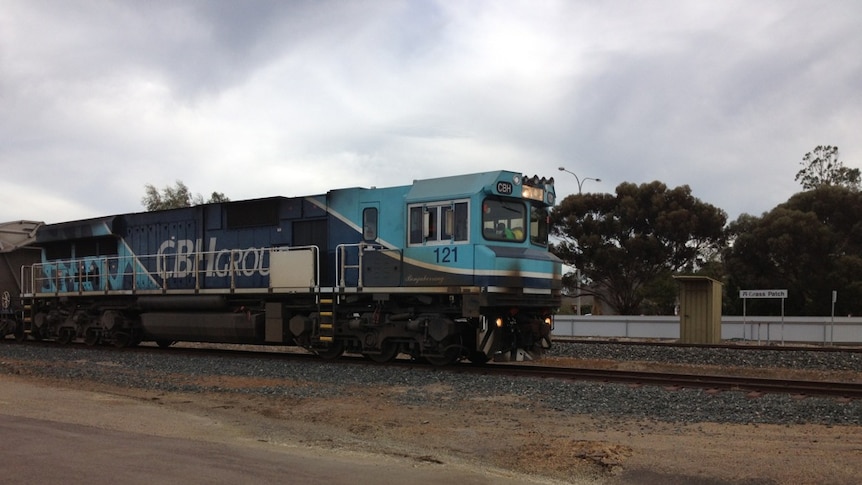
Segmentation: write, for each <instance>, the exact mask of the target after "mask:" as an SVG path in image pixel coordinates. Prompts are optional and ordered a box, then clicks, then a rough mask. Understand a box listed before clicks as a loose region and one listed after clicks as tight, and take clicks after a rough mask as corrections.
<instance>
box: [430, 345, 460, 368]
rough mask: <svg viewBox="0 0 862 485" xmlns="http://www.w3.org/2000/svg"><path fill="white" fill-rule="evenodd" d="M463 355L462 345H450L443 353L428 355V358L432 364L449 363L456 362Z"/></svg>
mask: <svg viewBox="0 0 862 485" xmlns="http://www.w3.org/2000/svg"><path fill="white" fill-rule="evenodd" d="M460 355H461V347H460V346H458V345H450V346H448V347H446V348H445V349H443V353H442V354H441V355H426V356H425V360H427V361H428V362H429V363H430V364H432V365H438V366H439V365H449V364H453V363H455V361H457V360H458V357H459V356H460Z"/></svg>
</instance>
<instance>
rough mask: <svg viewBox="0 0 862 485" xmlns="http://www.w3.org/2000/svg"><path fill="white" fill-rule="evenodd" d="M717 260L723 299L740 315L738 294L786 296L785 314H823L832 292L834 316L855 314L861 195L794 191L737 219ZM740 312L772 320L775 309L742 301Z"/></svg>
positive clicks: (839, 189) (861, 249)
mask: <svg viewBox="0 0 862 485" xmlns="http://www.w3.org/2000/svg"><path fill="white" fill-rule="evenodd" d="M728 231H729V234H730V236H731V238H732V241H733V244H732V245H731V246H729V247H728V248H727V250H726V251H725V255H724V261H725V268H726V271H727V274H728V278H727V290H728V291H727V295H728V296H729V297H730V298H729V299H730V300H731V301H732V302H733V307H732V310H730V311H732V312H734V313H741V310H742V308H741V306H742V303H741V302H740V301H739V300H738V298H737V297H736V296H735V295H738V294H739V291H738V290H741V289H765V288H782V289H787V290H788V298H787V300H786V301H785V313H786V314H790V315H829V314H830V313H831V311H832V309H831V305H832V298H831V296H832V291H833V290H836V291H838V294H839V299H838V302H837V305H836V311H837V312H839V314H849V313H853V314H860V313H862V194H860V192H859V191H857V190H854V189H851V188H848V187H846V186H836V185H830V184H827V185H821V186H818V187H816V188H814V189H813V190H810V191H806V192H800V193H798V194H796V195H794V196H793V197H791V198H790V199H789V200H788V201H787V202H785V203H784V204H780V205H779V206H777V207H776V208H774V209H773V210H771V211H769V212H767V213H765V214H764V215H763V216H762V217H754V216H751V215H748V214H743V215H742V216H740V217H739V218H738V219H737V220H736V221H734V222H733V223H732V224H731V225H730V226H729V228H728ZM747 307H748V308H747V309H746V310H747V311H749V310H750V311H749V313H752V314H753V313H758V314H770V313H772V314H775V313H777V312H778V311H780V306H778V305H777V304H775V303H772V304H770V302H760V301H751V302H747Z"/></svg>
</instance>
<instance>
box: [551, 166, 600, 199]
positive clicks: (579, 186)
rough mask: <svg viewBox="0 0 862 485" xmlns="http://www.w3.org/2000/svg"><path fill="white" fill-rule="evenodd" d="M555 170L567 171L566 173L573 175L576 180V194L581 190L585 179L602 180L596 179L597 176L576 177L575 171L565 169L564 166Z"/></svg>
mask: <svg viewBox="0 0 862 485" xmlns="http://www.w3.org/2000/svg"><path fill="white" fill-rule="evenodd" d="M557 170H559V171H561V172H568V173H570V174H572V175H574V176H575V180H577V182H578V194H580V193H581V192H582V191H583V189H584V182H586V181H587V180H595V181H596V182H601V181H602V179H597V178H593V177H584V179H583V180H581V178H580V177H578V174H576V173H575V172H572V171H571V170H566V167H558V168H557Z"/></svg>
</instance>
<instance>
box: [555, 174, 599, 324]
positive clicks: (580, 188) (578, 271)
mask: <svg viewBox="0 0 862 485" xmlns="http://www.w3.org/2000/svg"><path fill="white" fill-rule="evenodd" d="M557 170H559V171H561V172H568V173H570V174H572V175H574V176H575V180H576V181H577V182H578V195H581V193H582V192H583V189H584V182H586V181H587V180H594V181H596V182H601V181H602V179H597V178H593V177H584V179H583V180H581V178H580V177H578V174H576V173H575V172H572V171H571V170H566V167H558V168H557ZM575 278H577V279H578V287H577V290H578V297H577V303H576V304H577V305H578V311H577V314H578V315H580V314H581V269H580V268H575Z"/></svg>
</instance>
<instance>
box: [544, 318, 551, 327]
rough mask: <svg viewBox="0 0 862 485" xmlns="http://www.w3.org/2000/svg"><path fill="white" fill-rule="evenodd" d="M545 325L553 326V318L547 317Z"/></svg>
mask: <svg viewBox="0 0 862 485" xmlns="http://www.w3.org/2000/svg"><path fill="white" fill-rule="evenodd" d="M545 325H548V326H550V325H551V317H545Z"/></svg>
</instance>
